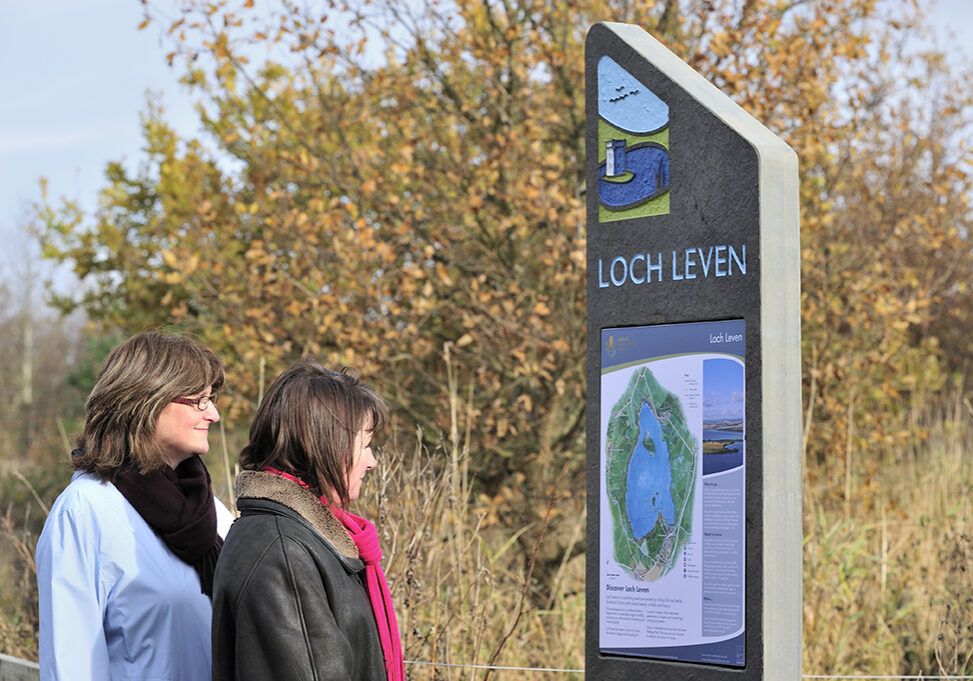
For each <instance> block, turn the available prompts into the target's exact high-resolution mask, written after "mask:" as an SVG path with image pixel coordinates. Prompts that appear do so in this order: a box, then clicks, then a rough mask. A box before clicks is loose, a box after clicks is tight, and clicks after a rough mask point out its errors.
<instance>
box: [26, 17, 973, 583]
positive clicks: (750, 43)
mask: <svg viewBox="0 0 973 681" xmlns="http://www.w3.org/2000/svg"><path fill="white" fill-rule="evenodd" d="M254 4H255V3H253V2H252V0H248V1H247V2H243V3H242V4H239V5H233V4H231V3H229V2H227V1H226V0H222V1H219V2H195V1H189V2H185V3H183V4H182V5H181V6H180V9H179V10H178V15H176V16H167V15H166V14H165V12H164V11H162V10H160V9H157V8H154V7H153V6H151V5H148V4H147V21H151V22H154V25H157V26H161V27H162V28H163V29H164V31H165V32H166V34H167V35H168V37H169V40H170V41H171V44H172V54H171V55H170V60H171V61H172V63H174V64H182V65H183V67H184V68H185V72H186V76H185V79H186V82H188V83H189V84H191V85H192V86H193V87H194V88H195V91H196V92H197V93H198V96H199V98H200V102H201V104H200V114H201V118H202V121H203V123H204V127H205V131H206V133H205V135H204V136H202V137H201V138H200V139H189V140H181V139H179V138H178V137H177V135H176V134H175V133H174V132H173V131H172V130H171V129H170V128H169V127H168V126H167V125H166V124H165V122H164V113H163V112H162V111H160V110H158V109H150V110H149V111H148V112H147V114H146V116H145V122H144V123H145V138H146V147H147V152H146V156H145V158H144V159H143V165H142V167H141V168H140V169H139V170H138V171H137V172H135V173H129V172H126V171H125V170H124V169H123V168H122V167H121V166H118V165H114V166H112V167H111V168H110V169H109V172H108V176H107V185H106V187H105V189H104V190H103V194H102V204H101V207H100V208H99V210H98V211H97V213H96V214H95V215H94V216H93V218H92V219H85V218H84V217H82V216H79V215H72V214H71V213H70V211H65V210H64V209H62V208H59V207H56V206H52V205H47V206H44V207H42V209H41V215H40V217H41V220H42V221H43V222H44V224H45V225H46V229H47V238H46V248H47V253H48V254H49V255H50V256H52V257H55V258H59V259H62V260H66V261H70V262H73V263H74V265H75V268H76V271H77V272H78V274H79V275H80V276H81V277H84V278H86V279H87V280H88V281H91V282H92V283H91V285H90V286H89V287H88V288H87V289H86V290H85V292H84V293H83V294H82V295H81V296H80V297H79V298H77V299H75V300H74V301H73V302H70V301H69V302H68V304H79V305H82V306H84V307H85V308H86V309H87V310H88V312H89V314H91V315H93V316H94V317H95V318H97V319H100V320H102V321H104V322H105V323H106V324H109V325H113V326H117V327H119V328H121V329H126V330H132V331H134V330H137V329H141V328H145V326H147V325H152V324H159V323H175V324H177V325H179V326H180V327H182V328H185V329H187V330H191V331H193V332H195V333H197V334H199V335H200V336H201V337H202V338H203V339H204V340H206V341H208V342H209V343H210V344H212V345H213V346H214V347H215V348H216V349H217V350H218V351H219V352H220V353H221V354H222V355H223V356H224V357H226V358H227V360H228V363H229V365H230V367H231V373H232V387H233V390H234V391H235V392H236V393H237V395H238V397H240V398H242V399H239V400H237V402H236V409H235V414H236V415H237V416H244V415H247V414H249V408H248V407H247V405H246V402H245V401H246V400H249V401H251V402H252V401H253V400H255V399H256V397H257V393H258V390H259V387H258V380H259V379H258V376H259V375H260V372H259V371H258V367H261V366H266V367H267V372H268V374H271V375H272V374H273V372H275V371H277V370H280V369H282V368H284V367H285V366H286V365H287V364H288V363H289V362H290V361H292V360H293V359H296V358H298V357H304V356H314V357H317V358H319V359H321V360H322V361H325V362H327V363H330V364H339V365H343V364H352V365H356V366H358V367H359V368H360V369H361V370H362V371H363V373H364V374H366V375H367V376H369V377H371V378H372V379H373V380H374V381H375V382H377V384H378V386H379V387H380V389H381V391H382V392H383V393H384V394H385V395H386V396H387V397H388V398H389V399H390V401H391V402H392V403H393V404H394V405H395V407H396V408H397V413H398V414H399V415H400V416H401V419H402V423H405V424H417V425H419V426H420V428H421V433H422V437H423V438H425V440H426V442H427V444H428V445H429V446H432V447H436V446H438V445H444V451H447V452H449V453H452V454H455V455H457V456H462V457H463V461H464V462H465V463H466V465H468V466H469V467H470V469H471V470H472V471H473V472H474V473H475V475H476V479H477V481H478V488H477V492H478V494H479V497H478V498H479V503H480V504H481V505H482V508H483V510H484V512H485V513H486V516H485V517H486V518H487V522H494V523H498V524H502V525H508V526H510V527H518V528H519V527H524V526H527V527H529V528H530V530H529V531H528V532H526V533H524V534H522V535H520V539H521V541H522V542H523V543H524V545H525V547H528V548H529V547H530V546H531V545H532V543H533V541H535V540H536V537H537V536H538V533H539V532H540V531H541V527H542V525H543V523H542V517H543V515H544V510H545V508H547V505H548V502H547V500H548V499H551V498H553V499H554V500H555V501H556V504H555V509H556V511H557V512H559V513H560V514H561V516H562V518H570V519H571V520H572V522H562V523H555V524H554V529H556V530H557V532H555V533H554V535H553V537H554V540H552V541H547V542H545V543H544V547H543V551H542V554H541V556H540V558H541V565H542V568H543V570H542V572H543V571H544V570H546V571H547V572H550V571H551V570H553V569H555V568H556V566H557V565H558V564H559V562H560V561H561V560H562V558H563V557H564V555H563V554H564V552H565V551H571V550H575V551H576V550H579V549H580V544H578V543H577V542H573V541H572V540H571V536H572V533H571V530H572V527H577V528H581V527H583V524H582V523H583V521H582V514H583V503H582V498H581V497H582V495H581V494H580V490H582V489H583V482H582V476H583V473H584V449H583V448H584V445H583V443H584V438H583V432H582V430H583V404H584V398H583V395H584V389H585V387H584V361H585V348H584V340H583V339H584V337H585V331H584V329H585V301H584V294H583V292H584V289H585V286H584V283H585V271H584V247H585V235H584V209H583V204H584V170H583V169H584V158H583V146H584V145H583V135H584V107H583V98H584V92H583V84H584V74H583V43H584V37H585V34H586V31H587V28H588V26H590V24H591V23H593V22H595V21H599V20H615V21H626V22H631V23H636V24H639V25H642V26H644V27H645V28H646V29H648V30H649V31H650V32H652V33H653V34H655V35H656V36H657V37H659V38H660V39H661V40H662V41H663V42H664V43H666V44H667V45H668V46H669V47H670V48H671V49H673V50H674V51H675V52H676V53H677V54H679V55H680V56H681V57H682V58H684V59H685V60H687V61H688V62H689V63H690V64H692V65H693V66H694V67H695V68H696V69H698V70H699V71H700V72H701V73H703V74H704V75H705V76H706V77H707V78H709V79H710V80H711V81H712V82H713V83H714V84H716V85H717V86H718V87H720V88H721V89H722V90H723V91H724V92H726V93H728V94H729V95H730V96H731V97H733V98H734V99H735V100H736V101H738V102H739V103H740V104H741V105H742V106H743V107H744V108H746V109H747V110H748V111H750V112H751V113H752V114H754V116H756V117H757V118H758V119H759V120H761V121H763V122H764V123H765V124H767V125H768V126H769V127H771V128H772V129H773V130H775V131H776V132H777V133H778V134H779V135H781V136H782V137H783V138H784V139H785V140H786V141H787V142H789V143H790V144H791V145H792V146H793V147H794V148H795V149H796V151H797V152H798V155H799V157H800V160H801V178H802V179H801V183H802V184H801V198H802V225H803V231H802V235H803V236H802V238H803V242H802V250H803V258H804V270H803V284H804V295H803V311H802V314H803V318H804V357H805V366H806V369H807V371H806V377H805V389H806V390H805V392H806V405H807V415H808V418H807V422H806V433H807V436H808V437H809V445H808V449H809V452H810V455H811V457H812V459H814V460H816V459H817V458H820V459H821V460H822V461H824V460H825V457H824V453H825V452H831V451H834V448H835V447H837V446H840V447H853V446H860V445H861V444H862V443H863V442H870V441H880V442H881V441H885V440H887V439H888V438H890V437H892V438H894V437H896V436H897V432H895V433H892V432H888V430H887V429H886V428H883V424H884V423H885V420H884V417H883V415H885V414H887V413H888V412H889V411H894V409H895V407H896V405H897V404H898V403H899V402H900V401H901V400H902V399H903V396H904V395H905V394H906V393H907V392H908V391H909V390H913V389H915V388H917V387H918V386H919V384H921V383H925V384H929V385H932V386H935V385H936V383H937V381H939V380H940V378H941V376H942V371H943V367H944V364H943V360H944V359H948V358H946V357H945V356H944V351H943V345H942V343H941V342H940V339H942V338H945V337H946V336H947V335H948V334H950V333H953V334H954V336H955V337H958V336H956V334H955V333H954V332H955V329H957V328H967V329H968V328H970V318H969V312H955V311H956V310H957V309H958V308H962V309H965V310H967V311H968V310H970V309H971V306H970V304H969V303H970V301H969V273H970V271H971V268H970V262H969V259H970V256H969V242H968V241H967V238H968V234H969V232H968V229H969V219H970V218H969V210H968V204H967V201H968V198H967V197H968V196H969V193H968V190H969V188H970V180H969V177H968V176H967V175H966V173H965V171H964V170H963V169H962V167H961V166H960V165H959V163H958V161H959V158H960V155H961V153H962V151H963V150H962V148H961V147H959V146H956V145H957V144H958V139H959V138H958V137H957V135H958V134H959V133H961V132H963V130H962V123H963V119H962V116H963V115H964V112H965V111H966V110H967V108H966V107H967V105H968V102H967V101H965V100H964V99H963V98H962V94H961V93H962V90H961V89H959V88H951V87H950V86H949V82H950V81H949V80H948V78H947V72H946V71H945V70H944V68H943V67H942V64H941V63H937V62H936V61H935V60H934V59H929V60H924V61H923V60H919V59H916V58H911V57H909V56H908V53H907V52H904V51H902V50H899V49H897V45H896V41H900V40H903V39H905V38H906V37H908V36H910V35H912V34H913V32H914V31H915V29H916V28H917V26H919V25H920V24H919V21H920V18H919V17H918V16H914V15H912V14H910V12H909V7H910V6H911V5H910V3H908V2H904V1H903V2H898V1H890V2H883V3H879V2H877V0H810V1H791V2H783V1H764V0H748V1H747V2H743V3H740V2H735V1H731V0H708V1H703V0H698V1H690V0H683V1H678V0H667V1H665V2H663V1H658V2H656V1H652V0H636V1H634V2H632V1H631V0H624V1H622V0H618V1H614V0H609V1H608V2H598V3H595V2H589V1H586V0H585V1H576V2H568V1H566V0H506V1H502V2H501V1H499V0H456V1H454V2H449V3H443V4H439V3H414V2H408V1H407V0H373V2H370V3H364V4H358V3H349V4H347V5H341V4H340V3H336V2H330V3H322V4H317V5H313V6H312V5H305V4H299V3H293V2H289V1H287V0H282V1H281V2H279V3H277V4H276V5H274V7H273V8H270V9H267V8H264V9H261V10H259V11H258V10H257V9H255V8H254V7H253V6H254ZM892 15H894V16H896V17H897V19H896V21H895V22H887V21H882V19H883V18H885V17H888V16H892ZM149 25H150V26H151V25H153V24H152V23H150V24H149ZM918 65H926V66H927V67H928V68H929V71H928V72H927V73H926V74H925V76H922V77H920V78H917V79H916V80H915V81H912V80H910V79H912V78H913V77H914V76H915V75H916V74H914V73H913V72H912V71H910V69H914V68H916V67H917V66H918ZM936 83H940V87H941V89H940V90H938V91H936V92H935V93H934V92H933V90H931V89H930V88H932V87H933V86H934V85H935V84H936ZM907 93H919V94H918V95H917V98H915V99H910V97H909V96H908V94H907ZM646 304H647V305H651V304H652V303H651V300H647V301H646ZM943 310H953V311H954V314H953V316H952V317H946V318H944V317H943V315H941V314H940V313H941V312H942V311H943ZM964 325H965V327H964ZM954 336H951V337H954ZM552 495H553V496H552ZM572 547H573V548H572Z"/></svg>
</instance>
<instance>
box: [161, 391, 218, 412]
mask: <svg viewBox="0 0 973 681" xmlns="http://www.w3.org/2000/svg"><path fill="white" fill-rule="evenodd" d="M218 397H219V395H217V394H216V393H213V394H212V395H203V396H202V397H176V398H173V400H172V401H173V402H177V403H179V404H185V405H187V406H190V407H196V410H197V411H206V410H207V409H209V405H211V404H212V405H213V406H214V407H215V406H216V400H217V398H218Z"/></svg>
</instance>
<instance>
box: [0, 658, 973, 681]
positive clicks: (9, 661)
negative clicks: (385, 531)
mask: <svg viewBox="0 0 973 681" xmlns="http://www.w3.org/2000/svg"><path fill="white" fill-rule="evenodd" d="M405 663H406V664H410V665H417V666H423V667H443V668H460V669H483V670H493V671H512V672H546V673H554V674H584V669H561V668H558V667H501V666H496V665H482V664H456V663H443V662H421V661H416V660H406V662H405ZM39 674H40V667H39V666H38V665H37V663H36V662H28V661H27V660H21V659H19V658H16V657H10V656H9V655H3V654H0V681H34V680H36V679H38V678H39ZM801 678H802V679H869V680H872V681H973V676H933V675H926V674H918V675H914V676H902V675H898V674H890V675H887V676H875V675H863V674H801Z"/></svg>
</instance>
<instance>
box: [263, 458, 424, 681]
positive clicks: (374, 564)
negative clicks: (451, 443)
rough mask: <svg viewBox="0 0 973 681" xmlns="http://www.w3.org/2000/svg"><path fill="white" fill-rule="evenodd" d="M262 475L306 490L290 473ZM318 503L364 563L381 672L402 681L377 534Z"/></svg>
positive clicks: (396, 631)
mask: <svg viewBox="0 0 973 681" xmlns="http://www.w3.org/2000/svg"><path fill="white" fill-rule="evenodd" d="M264 471H266V472H267V473H273V474H275V475H279V476H281V477H284V478H287V479H288V480H292V481H293V482H296V483H297V484H299V485H301V486H302V487H304V488H308V485H307V484H306V483H305V482H304V481H303V480H301V479H300V478H298V477H295V476H293V475H291V474H290V473H285V472H284V471H282V470H278V469H276V468H271V467H267V468H265V469H264ZM308 489H309V488H308ZM321 503H322V504H324V505H325V507H327V509H328V510H329V511H331V513H332V514H334V517H335V518H337V519H338V520H340V521H341V523H342V525H344V526H345V529H346V530H348V534H350V535H351V538H352V539H353V540H354V542H355V546H357V547H358V556H359V557H360V558H361V559H362V562H363V563H365V585H366V589H365V590H366V591H367V593H368V600H369V601H370V602H371V606H372V612H373V613H374V614H375V623H376V624H377V625H378V636H379V639H380V640H381V642H382V652H384V653H385V672H386V674H387V676H388V681H405V663H404V661H403V657H402V641H401V639H400V638H399V625H398V622H397V621H396V619H395V608H394V607H393V605H392V594H391V593H389V586H388V582H386V581H385V572H384V571H383V570H382V566H381V564H380V561H381V560H382V549H381V547H380V546H379V545H378V531H376V529H375V525H373V524H372V523H371V522H369V521H368V520H365V519H364V518H360V517H359V516H356V515H354V514H352V513H349V512H348V511H346V510H344V509H343V508H339V507H338V506H334V505H332V504H331V503H330V501H329V500H328V498H327V497H321Z"/></svg>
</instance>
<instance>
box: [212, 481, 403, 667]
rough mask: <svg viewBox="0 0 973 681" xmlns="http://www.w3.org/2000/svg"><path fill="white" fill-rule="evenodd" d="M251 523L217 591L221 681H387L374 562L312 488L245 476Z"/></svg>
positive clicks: (220, 569) (237, 533)
mask: <svg viewBox="0 0 973 681" xmlns="http://www.w3.org/2000/svg"><path fill="white" fill-rule="evenodd" d="M236 487H237V496H238V502H237V508H238V509H239V510H240V512H241V516H240V518H239V519H237V520H236V522H234V523H233V526H232V527H231V528H230V532H229V534H228V535H227V537H226V543H225V544H224V545H223V550H222V552H221V553H220V559H219V562H218V563H217V566H216V576H215V578H214V582H215V583H214V588H213V679H214V681H231V680H232V681H249V680H253V681H271V680H272V679H287V680H288V681H303V680H304V679H307V680H311V679H313V680H315V681H386V673H385V660H384V656H383V653H382V645H381V643H380V641H379V637H378V629H377V627H376V625H375V616H374V615H373V613H372V608H371V604H370V603H369V600H368V594H367V593H366V591H365V586H364V582H363V576H364V564H363V563H362V561H361V560H360V559H359V558H358V550H357V548H356V547H355V545H354V542H353V541H352V540H351V537H350V536H349V535H348V533H347V532H346V531H345V529H344V527H343V526H342V525H341V523H340V521H338V520H337V519H336V518H335V517H334V516H333V515H331V513H330V512H329V511H328V510H327V509H326V508H325V507H324V506H323V505H322V504H321V503H320V501H318V499H317V498H316V497H315V496H314V495H313V494H312V493H311V492H309V491H308V490H306V489H304V488H302V487H300V486H299V485H297V484H296V483H293V482H291V481H289V480H285V479H284V478H281V477H279V476H276V475H273V474H271V473H258V472H253V471H244V472H243V473H241V474H240V476H239V477H238V478H237V485H236Z"/></svg>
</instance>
